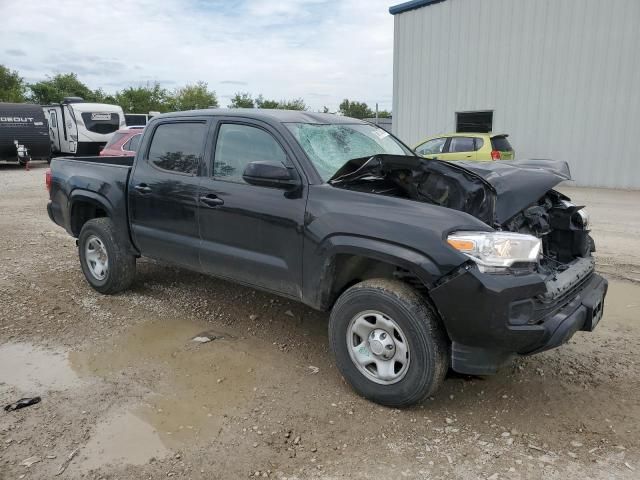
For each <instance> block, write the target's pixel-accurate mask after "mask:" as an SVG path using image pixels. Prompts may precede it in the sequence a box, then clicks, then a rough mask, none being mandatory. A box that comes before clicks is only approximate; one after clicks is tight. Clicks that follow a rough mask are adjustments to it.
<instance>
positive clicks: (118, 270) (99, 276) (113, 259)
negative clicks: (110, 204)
mask: <svg viewBox="0 0 640 480" xmlns="http://www.w3.org/2000/svg"><path fill="white" fill-rule="evenodd" d="M117 238H118V237H117V234H116V229H115V226H114V225H113V222H112V221H111V220H110V219H109V218H106V217H105V218H94V219H92V220H89V221H88V222H87V223H85V224H84V225H83V227H82V230H81V231H80V236H79V237H78V253H79V254H80V265H81V266H82V272H83V273H84V276H85V278H86V279H87V281H88V282H89V284H90V285H91V286H92V287H93V288H94V289H95V290H97V291H98V292H100V293H104V294H113V293H118V292H121V291H123V290H126V289H127V288H129V287H130V286H131V284H132V283H133V279H134V277H135V275H136V258H135V257H134V256H133V255H130V254H128V253H127V252H126V251H125V250H124V249H123V248H122V246H121V245H120V244H119V243H118V240H117Z"/></svg>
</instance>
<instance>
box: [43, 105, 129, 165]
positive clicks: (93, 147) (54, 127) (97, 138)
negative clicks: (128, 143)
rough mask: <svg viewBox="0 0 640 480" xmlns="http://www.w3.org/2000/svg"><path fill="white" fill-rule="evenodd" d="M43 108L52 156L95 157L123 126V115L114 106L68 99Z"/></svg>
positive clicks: (120, 110)
mask: <svg viewBox="0 0 640 480" xmlns="http://www.w3.org/2000/svg"><path fill="white" fill-rule="evenodd" d="M42 109H43V110H44V113H45V115H46V117H47V120H48V121H49V137H50V138H51V152H52V154H53V155H97V154H98V153H99V152H100V150H102V148H103V147H104V146H105V145H106V144H107V142H108V141H109V140H110V139H111V137H112V135H113V133H114V132H115V131H116V130H118V129H120V128H124V127H125V119H124V112H123V111H122V108H120V107H119V106H117V105H108V104H106V103H86V102H85V101H84V100H83V99H82V98H80V97H67V98H65V99H64V100H63V101H62V102H60V103H59V104H57V103H56V104H53V105H43V107H42Z"/></svg>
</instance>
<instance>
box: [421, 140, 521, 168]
mask: <svg viewBox="0 0 640 480" xmlns="http://www.w3.org/2000/svg"><path fill="white" fill-rule="evenodd" d="M508 136H509V135H506V134H503V133H500V134H493V133H451V134H447V135H438V136H436V137H431V138H427V139H426V140H424V141H422V142H420V144H419V145H418V146H417V147H416V148H414V150H415V152H416V153H417V154H418V155H420V156H422V157H425V158H437V159H438V160H475V161H483V162H488V161H491V160H514V159H515V158H516V152H515V151H514V150H513V147H512V146H511V144H510V143H509V140H508V139H507V137H508Z"/></svg>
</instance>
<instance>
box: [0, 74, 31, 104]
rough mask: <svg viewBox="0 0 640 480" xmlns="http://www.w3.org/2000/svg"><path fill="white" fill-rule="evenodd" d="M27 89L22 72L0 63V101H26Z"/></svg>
mask: <svg viewBox="0 0 640 480" xmlns="http://www.w3.org/2000/svg"><path fill="white" fill-rule="evenodd" d="M25 91H26V87H25V84H24V80H23V78H22V77H21V76H20V74H19V73H18V72H17V71H15V70H13V71H12V70H9V69H8V68H7V67H5V66H4V65H0V102H12V103H21V102H24V101H25Z"/></svg>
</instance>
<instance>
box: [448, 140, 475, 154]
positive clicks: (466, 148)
mask: <svg viewBox="0 0 640 480" xmlns="http://www.w3.org/2000/svg"><path fill="white" fill-rule="evenodd" d="M474 150H475V145H474V142H473V138H471V137H453V138H452V139H451V145H449V152H451V153H454V152H473V151H474Z"/></svg>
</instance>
